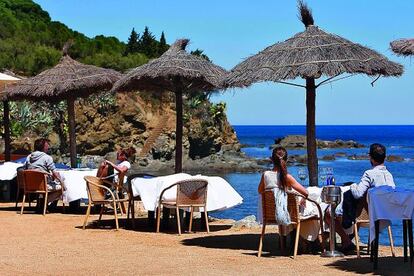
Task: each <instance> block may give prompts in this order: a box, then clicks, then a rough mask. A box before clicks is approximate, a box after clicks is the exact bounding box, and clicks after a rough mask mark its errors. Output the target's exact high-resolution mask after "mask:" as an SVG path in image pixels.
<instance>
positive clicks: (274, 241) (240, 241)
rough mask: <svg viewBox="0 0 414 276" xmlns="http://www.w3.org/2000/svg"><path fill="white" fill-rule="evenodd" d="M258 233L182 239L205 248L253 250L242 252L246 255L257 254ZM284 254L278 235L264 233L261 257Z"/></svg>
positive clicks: (191, 244) (190, 244) (184, 243)
mask: <svg viewBox="0 0 414 276" xmlns="http://www.w3.org/2000/svg"><path fill="white" fill-rule="evenodd" d="M259 238H260V234H250V233H246V234H231V235H220V236H217V235H215V236H204V237H197V238H191V239H185V240H183V241H182V244H183V245H186V246H200V247H205V248H216V249H234V250H249V251H255V252H252V253H243V254H246V255H257V250H258V248H259ZM282 255H285V254H284V253H282V252H281V250H280V248H279V235H278V234H273V233H271V234H266V235H265V238H264V241H263V253H262V256H263V257H275V256H282Z"/></svg>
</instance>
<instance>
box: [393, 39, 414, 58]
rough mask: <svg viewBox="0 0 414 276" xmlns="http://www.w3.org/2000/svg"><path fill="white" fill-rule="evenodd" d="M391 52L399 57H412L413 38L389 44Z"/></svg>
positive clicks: (413, 51)
mask: <svg viewBox="0 0 414 276" xmlns="http://www.w3.org/2000/svg"><path fill="white" fill-rule="evenodd" d="M390 45H391V50H392V51H393V52H394V53H396V54H397V55H400V56H411V55H414V38H411V39H398V40H395V41H393V42H391V43H390Z"/></svg>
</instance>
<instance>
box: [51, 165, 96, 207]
mask: <svg viewBox="0 0 414 276" xmlns="http://www.w3.org/2000/svg"><path fill="white" fill-rule="evenodd" d="M57 172H58V173H59V174H60V175H61V176H62V177H63V181H64V183H65V188H66V190H65V191H64V192H63V202H64V203H65V204H67V203H70V202H74V201H76V200H87V199H88V191H87V188H86V181H85V179H84V177H85V176H96V173H97V172H98V170H97V169H89V168H74V169H70V170H57Z"/></svg>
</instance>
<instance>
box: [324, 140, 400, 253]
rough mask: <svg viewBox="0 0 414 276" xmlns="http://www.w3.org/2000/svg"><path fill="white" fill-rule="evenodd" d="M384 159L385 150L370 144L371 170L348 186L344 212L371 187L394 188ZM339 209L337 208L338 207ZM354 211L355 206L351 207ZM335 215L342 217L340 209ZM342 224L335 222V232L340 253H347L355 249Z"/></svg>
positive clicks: (327, 214)
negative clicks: (340, 241) (340, 244)
mask: <svg viewBox="0 0 414 276" xmlns="http://www.w3.org/2000/svg"><path fill="white" fill-rule="evenodd" d="M385 157H386V149H385V147H384V146H383V145H381V144H377V143H375V144H372V145H371V146H370V148H369V160H370V163H371V166H372V168H371V169H369V170H366V171H365V172H364V174H363V175H362V178H361V181H360V182H359V183H358V184H357V183H352V184H351V185H350V190H349V194H348V196H346V195H345V194H344V202H343V205H342V204H341V205H340V206H344V208H343V209H344V211H345V212H346V210H345V209H348V208H346V207H345V205H347V204H348V206H349V203H351V204H354V205H356V204H357V203H358V201H357V200H359V199H362V198H363V197H364V196H365V195H366V193H367V191H368V189H370V188H373V187H379V186H384V185H387V186H391V187H393V188H395V184H394V179H393V177H392V174H391V173H390V172H389V171H388V170H387V168H386V167H385V166H384V161H385ZM338 207H339V206H338ZM353 207H355V209H356V206H353ZM336 214H337V215H342V208H337V210H336ZM329 215H330V214H329V212H326V216H325V218H326V221H325V222H327V223H328V224H329ZM342 224H343V223H342V222H341V221H340V220H339V219H337V222H336V223H335V228H336V229H335V230H336V232H337V233H338V234H339V236H340V237H341V240H342V251H343V252H347V251H350V250H354V249H355V245H354V244H353V243H352V241H351V239H350V237H349V235H348V234H346V232H345V229H344V227H343V226H342Z"/></svg>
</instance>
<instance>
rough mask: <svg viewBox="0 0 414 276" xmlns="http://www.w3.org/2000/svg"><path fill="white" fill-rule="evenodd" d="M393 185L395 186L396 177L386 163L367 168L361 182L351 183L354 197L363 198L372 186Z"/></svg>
mask: <svg viewBox="0 0 414 276" xmlns="http://www.w3.org/2000/svg"><path fill="white" fill-rule="evenodd" d="M380 186H391V187H392V188H395V184H394V178H393V177H392V174H391V173H390V172H389V171H388V170H387V168H386V167H385V166H384V165H378V166H375V167H373V168H372V169H370V170H366V171H365V172H364V175H363V176H362V178H361V181H360V182H359V184H356V183H354V184H352V185H351V192H352V195H353V196H354V198H356V199H358V198H361V197H362V196H363V195H364V194H365V192H366V191H367V190H368V189H369V188H372V187H380Z"/></svg>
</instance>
